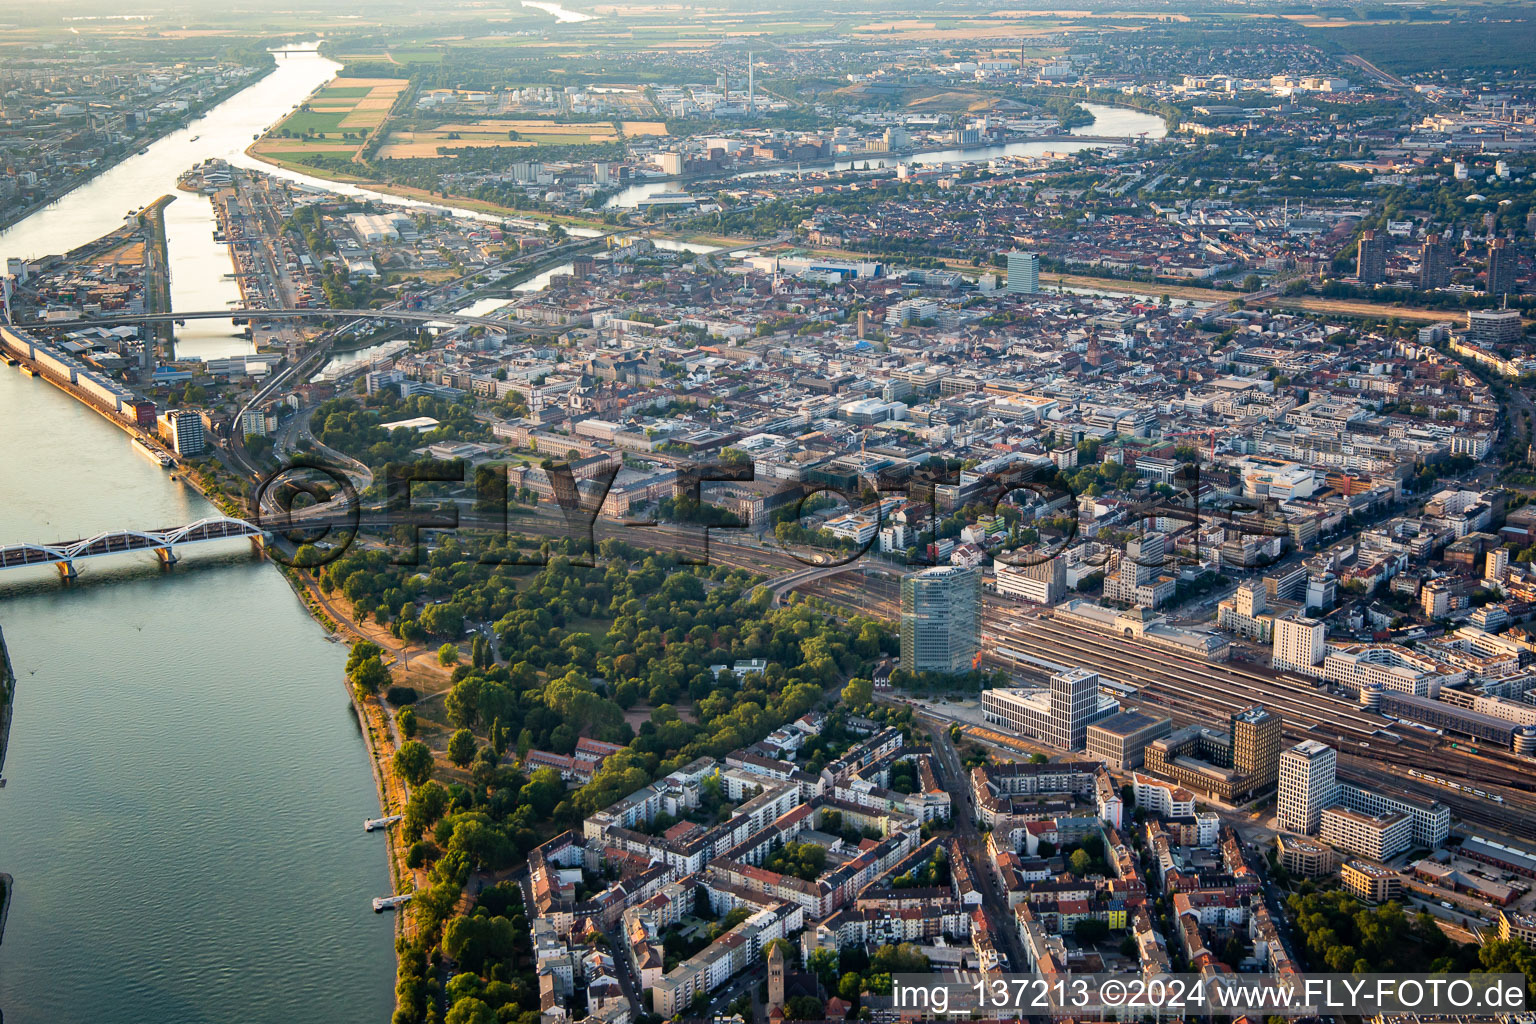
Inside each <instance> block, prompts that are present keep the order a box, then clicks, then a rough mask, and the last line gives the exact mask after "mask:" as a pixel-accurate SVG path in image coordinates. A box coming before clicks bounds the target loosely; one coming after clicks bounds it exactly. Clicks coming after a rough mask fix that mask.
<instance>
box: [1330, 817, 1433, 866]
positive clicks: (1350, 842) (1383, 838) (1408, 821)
mask: <svg viewBox="0 0 1536 1024" xmlns="http://www.w3.org/2000/svg"><path fill="white" fill-rule="evenodd" d="M1319 838H1320V839H1322V841H1323V842H1325V843H1327V844H1328V845H1329V846H1332V847H1333V848H1334V849H1337V850H1344V851H1346V852H1348V853H1353V854H1355V855H1356V856H1359V857H1367V858H1369V859H1371V860H1374V861H1386V860H1390V859H1391V858H1393V857H1395V856H1397V855H1398V854H1400V853H1402V852H1403V851H1404V850H1406V849H1408V847H1409V846H1411V845H1413V819H1412V818H1410V817H1408V815H1406V814H1403V813H1401V812H1399V811H1388V812H1386V813H1385V814H1366V813H1362V812H1361V811H1352V810H1350V809H1349V808H1347V807H1329V808H1328V809H1327V810H1325V811H1323V814H1322V820H1321V827H1320V829H1319Z"/></svg>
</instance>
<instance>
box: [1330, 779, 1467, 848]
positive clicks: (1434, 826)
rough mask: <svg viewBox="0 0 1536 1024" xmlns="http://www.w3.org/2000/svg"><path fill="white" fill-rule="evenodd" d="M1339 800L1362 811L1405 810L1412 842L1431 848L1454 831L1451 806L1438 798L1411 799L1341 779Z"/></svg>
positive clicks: (1368, 812) (1397, 811) (1375, 813)
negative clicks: (1411, 825)
mask: <svg viewBox="0 0 1536 1024" xmlns="http://www.w3.org/2000/svg"><path fill="white" fill-rule="evenodd" d="M1339 803H1340V804H1342V805H1343V806H1345V807H1347V808H1349V809H1350V810H1352V811H1359V812H1361V813H1362V814H1374V815H1381V814H1406V815H1408V819H1409V820H1410V821H1411V822H1412V823H1413V844H1414V845H1415V846H1423V847H1426V848H1427V849H1430V850H1438V849H1439V848H1440V847H1442V846H1444V845H1445V841H1446V840H1447V839H1449V838H1450V835H1451V809H1450V808H1449V807H1447V806H1446V805H1445V804H1442V803H1441V802H1440V801H1438V800H1427V801H1426V800H1410V799H1408V798H1406V797H1401V796H1389V795H1388V794H1386V793H1382V792H1380V791H1379V790H1374V789H1366V788H1364V787H1363V786H1355V785H1351V784H1350V783H1348V782H1341V783H1339Z"/></svg>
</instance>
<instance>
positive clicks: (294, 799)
mask: <svg viewBox="0 0 1536 1024" xmlns="http://www.w3.org/2000/svg"><path fill="white" fill-rule="evenodd" d="M337 67H338V66H337V65H336V64H335V63H334V62H331V61H329V60H325V59H323V58H321V57H319V56H318V55H317V54H315V53H314V52H312V51H305V50H297V51H289V52H284V53H281V54H279V56H278V66H277V70H276V71H274V72H273V73H272V74H271V75H269V76H267V77H266V78H265V79H263V80H262V81H261V82H259V83H257V84H256V85H253V86H251V87H250V88H248V89H246V90H245V91H243V92H241V93H240V94H239V95H237V96H235V97H234V98H232V99H230V100H228V101H227V102H225V103H224V104H222V105H221V106H220V107H218V108H217V110H215V111H214V112H212V113H211V114H210V115H208V116H206V117H204V118H202V119H200V120H198V121H195V122H193V123H192V124H191V125H190V126H189V127H188V128H186V129H184V130H182V131H179V132H177V133H175V134H173V135H171V136H168V137H167V138H165V139H163V140H161V141H160V142H158V143H156V144H155V145H153V146H151V147H150V149H149V151H148V152H147V153H144V154H142V155H137V156H134V157H131V158H129V159H128V160H126V161H124V162H123V163H121V164H119V165H118V166H117V167H114V168H112V169H111V170H109V171H107V172H106V173H104V174H103V175H101V176H100V177H99V178H97V179H96V180H94V181H93V182H91V183H90V184H88V185H85V186H84V187H82V188H79V189H77V190H75V191H74V192H72V193H70V194H69V195H68V196H65V197H64V198H62V199H61V200H59V201H58V202H56V203H54V204H53V205H52V206H49V207H48V208H46V209H44V210H41V211H39V212H38V213H36V214H34V215H33V216H31V217H29V218H27V219H26V220H24V221H22V222H20V223H18V224H16V225H15V226H13V227H12V228H10V229H9V230H6V231H3V232H0V257H4V256H38V255H43V254H46V253H60V252H64V251H66V250H68V249H71V248H73V247H75V246H77V245H80V244H82V243H84V242H87V241H89V240H91V239H92V238H95V237H97V236H99V235H101V234H104V233H105V232H107V231H109V230H111V229H112V228H113V227H115V226H117V225H118V224H119V223H121V221H122V218H123V217H124V215H125V214H127V213H128V212H129V211H130V210H135V209H137V208H139V207H141V206H143V205H144V204H146V203H149V202H152V201H153V200H155V199H156V198H158V197H159V196H161V195H165V194H167V193H173V192H175V185H176V177H177V175H178V174H180V173H181V172H182V171H184V170H186V169H187V168H188V167H190V166H191V165H192V164H194V163H196V162H197V161H199V160H202V159H205V158H208V157H223V158H224V159H227V160H230V161H231V162H234V163H237V164H244V165H252V163H253V162H252V161H251V160H250V158H248V157H246V156H245V155H244V149H245V147H246V146H248V145H249V144H250V142H251V140H252V137H253V136H254V135H256V134H257V133H259V132H260V131H262V130H263V129H264V128H265V127H267V126H268V125H269V124H271V123H272V122H273V121H275V120H277V119H278V118H279V117H280V116H282V115H283V114H285V113H286V112H287V111H288V110H290V109H291V108H292V107H293V106H295V105H296V104H298V103H299V102H300V101H301V100H303V99H304V97H305V96H307V95H308V94H309V93H310V92H311V91H313V90H314V89H315V88H317V87H318V86H319V85H320V84H322V83H323V82H325V81H326V80H327V79H329V78H330V77H332V76H333V75H334V74H335V72H336V70H337ZM1092 109H1093V110H1094V113H1095V114H1096V115H1098V116H1099V118H1100V120H1099V122H1098V123H1096V124H1095V125H1093V126H1091V127H1090V128H1089V129H1087V131H1089V132H1092V133H1093V134H1099V135H1134V134H1135V133H1137V132H1142V131H1149V132H1151V133H1152V134H1154V135H1160V134H1161V129H1162V123H1161V122H1160V121H1159V120H1158V119H1156V118H1152V117H1150V116H1148V115H1143V114H1137V113H1135V112H1130V111H1123V110H1115V109H1113V108H1092ZM1035 145H1038V146H1039V148H1040V149H1041V150H1042V151H1043V150H1045V149H1051V150H1054V151H1058V152H1060V151H1065V150H1068V149H1073V148H1080V147H1081V146H1084V145H1088V144H1087V143H1079V144H1071V143H1066V144H1064V143H1061V142H1056V143H1049V144H1015V145H1011V146H1007V147H1000V150H1001V152H1006V153H1009V154H1014V153H1026V152H1032V151H1033V150H1031V149H1030V148H1028V147H1031V146H1035ZM994 155H999V154H998V153H994V152H991V151H972V152H969V153H966V154H947V153H946V154H924V155H920V156H918V157H915V158H913V159H914V160H915V161H916V162H927V161H930V160H935V159H938V160H943V159H951V160H953V159H960V158H964V159H986V158H987V157H989V156H994ZM262 166H264V165H262ZM286 176H288V177H293V178H298V179H300V180H307V181H309V182H310V183H312V184H325V183H321V182H316V181H314V179H304V178H302V176H299V175H286ZM327 187H331V188H333V189H334V190H336V191H341V192H347V193H355V192H357V191H358V190H357V189H355V188H352V187H349V186H331V185H328V186H327ZM672 187H676V186H667V185H642V186H638V187H637V189H635V190H630V194H629V195H626V196H625V199H627V200H628V201H629V202H630V203H632V202H633V201H634V200H635V199H636V198H638V197H639V195H641V194H644V193H643V191H640V190H644V189H660V190H664V189H667V188H672ZM175 194H176V195H177V199H176V201H175V202H174V203H172V204H171V206H170V208H169V212H168V215H167V226H168V231H169V243H170V255H171V267H172V280H171V285H172V300H173V305H174V307H175V308H178V309H188V310H190V309H223V308H227V307H229V306H231V305H233V304H235V303H236V302H237V301H238V299H239V295H238V292H237V291H236V289H235V286H234V283H233V282H232V281H231V280H230V278H229V276H228V275H229V273H230V264H229V258H228V254H227V251H226V250H225V249H224V247H223V246H222V245H220V244H217V243H215V242H214V241H213V238H212V228H213V224H212V211H211V207H210V205H209V203H208V201H207V200H206V199H204V198H202V197H200V196H194V195H190V194H188V193H183V192H176V193H175ZM392 201H396V200H392ZM408 205H420V204H408ZM546 279H547V278H546ZM543 283H544V282H543V281H541V280H539V279H535V280H534V281H531V282H528V283H527V284H526V285H524V286H522V288H523V289H530V288H538V287H541V286H542V284H543ZM520 290H521V289H520ZM177 347H178V351H179V352H180V353H181V354H183V355H191V356H198V357H202V358H212V357H216V356H221V355H231V354H235V353H240V352H246V351H249V345H248V343H247V342H246V341H245V340H244V339H242V338H240V337H239V336H238V335H236V334H235V332H234V331H233V329H232V328H231V327H230V325H229V324H228V323H227V322H223V321H201V322H199V321H193V322H192V323H191V324H190V325H189V326H188V327H187V328H184V329H180V330H178V332H177ZM0 431H3V436H4V437H6V438H7V439H8V443H6V444H5V445H4V446H3V452H4V455H3V457H0V543H10V542H15V541H21V540H28V541H54V540H65V539H71V538H77V537H85V536H89V535H91V534H92V533H94V532H97V531H101V530H107V529H115V528H131V527H137V528H141V529H153V528H157V527H166V526H174V525H180V524H183V523H189V522H192V521H194V520H196V519H198V518H200V517H202V516H206V515H210V514H213V512H214V510H213V508H212V507H211V506H210V505H209V504H208V503H207V502H206V501H204V500H203V499H202V497H201V496H199V495H198V494H197V493H196V492H195V491H193V490H191V489H190V488H188V487H186V486H184V485H182V484H178V483H174V482H172V481H171V480H170V479H169V478H168V477H167V476H166V474H165V473H164V472H163V471H162V470H161V469H159V468H158V467H157V466H155V465H153V464H152V463H150V462H149V461H148V460H146V459H143V458H140V457H138V456H137V455H135V454H134V452H133V449H132V448H131V447H130V445H129V442H128V438H127V436H126V435H125V434H123V433H122V432H121V431H119V430H117V429H116V428H115V427H113V426H111V425H110V424H108V423H106V422H104V421H103V420H102V419H101V418H100V417H98V416H97V415H96V414H95V413H93V412H90V411H88V410H86V409H85V408H84V407H82V406H81V405H79V404H78V403H76V402H75V401H74V400H73V399H70V398H68V397H66V396H65V395H64V394H63V393H61V392H59V391H57V390H56V389H54V388H53V387H51V386H49V385H47V384H44V383H43V382H41V381H38V380H33V379H31V378H28V377H24V376H22V375H21V374H19V373H17V372H16V371H14V370H10V369H7V368H5V367H3V366H0ZM81 571H82V576H81V580H80V582H79V583H78V584H77V585H75V586H73V587H70V588H68V589H66V588H64V587H63V586H62V585H61V584H60V583H59V582H58V581H57V579H56V578H55V577H54V576H53V575H52V573H51V571H48V572H38V573H32V574H28V573H27V572H24V571H12V572H10V573H7V574H4V576H3V578H0V629H3V630H4V635H5V639H6V641H7V643H8V646H9V648H10V653H11V658H12V661H13V662H14V664H15V666H16V670H17V675H18V676H19V683H18V687H17V696H16V704H15V714H14V721H13V724H12V728H11V735H10V748H9V751H8V753H7V756H6V760H5V764H4V770H5V776H6V781H7V785H6V786H5V787H4V788H3V789H0V871H7V872H10V873H11V874H12V875H14V876H15V879H16V888H15V897H14V900H13V903H12V908H11V912H10V918H9V921H8V923H7V925H6V928H5V933H4V943H3V945H0V1014H3V1016H4V1019H5V1021H6V1022H7V1024H76V1022H78V1024H101V1022H107V1024H161V1022H164V1021H176V1022H178V1024H199V1022H209V1024H223V1022H228V1021H236V1020H238V1021H240V1022H241V1024H267V1022H270V1024H290V1022H294V1021H324V1022H326V1024H349V1022H354V1021H356V1022H380V1021H384V1020H386V1019H387V1018H388V1016H389V1013H390V1009H391V1007H392V1005H393V995H392V974H393V968H394V956H393V948H392V942H391V935H392V926H391V921H390V918H388V917H387V916H376V915H374V914H373V913H372V912H371V911H370V910H369V907H368V900H369V898H370V897H372V896H375V895H380V894H383V893H385V892H387V891H388V889H389V878H388V872H387V868H386V865H385V859H384V856H383V849H382V843H381V840H380V839H379V837H377V836H368V835H365V834H364V833H363V831H362V828H361V822H362V819H363V818H364V817H365V816H368V815H370V814H373V813H376V812H377V807H378V803H377V796H376V793H375V790H374V786H373V782H372V779H371V777H370V774H369V771H368V764H367V757H366V754H365V751H364V749H363V744H362V740H361V738H360V737H359V736H358V732H357V725H356V719H355V718H354V716H353V714H352V712H351V709H350V707H349V705H348V701H347V696H346V693H345V692H344V690H343V686H342V667H343V661H344V659H345V651H344V650H343V649H342V648H341V647H340V646H338V645H335V644H332V643H329V642H327V640H326V638H325V635H324V633H323V632H322V631H321V629H320V628H319V627H318V626H317V625H315V623H314V622H313V621H312V620H311V619H310V618H309V616H308V615H307V614H306V613H305V611H304V609H303V607H302V605H300V603H299V602H298V601H297V599H295V598H294V596H293V594H292V593H291V591H290V590H289V588H288V586H287V584H286V582H285V581H284V580H283V578H282V577H281V576H280V575H279V574H278V573H277V572H276V571H275V570H274V569H273V568H272V567H271V566H269V565H264V564H261V563H257V562H253V561H252V560H251V558H250V556H249V554H248V553H247V552H245V551H244V549H243V548H238V547H235V548H231V549H226V550H224V551H219V550H217V548H216V547H215V549H214V550H213V551H212V552H208V551H203V552H199V551H198V550H197V549H192V550H191V551H189V552H188V553H187V554H186V555H185V556H184V560H183V562H182V564H181V565H179V566H177V567H176V569H175V570H173V571H171V572H169V573H162V572H161V571H160V570H159V569H158V568H157V567H156V566H155V564H154V562H153V560H152V559H150V558H148V557H145V558H140V559H134V558H124V559H121V560H109V561H107V562H86V563H82V566H81Z"/></svg>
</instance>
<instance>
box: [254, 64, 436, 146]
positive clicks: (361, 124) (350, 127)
mask: <svg viewBox="0 0 1536 1024" xmlns="http://www.w3.org/2000/svg"><path fill="white" fill-rule="evenodd" d="M409 84H410V83H409V82H408V81H407V80H406V79H404V78H337V79H333V80H332V81H331V83H330V84H329V85H327V86H326V87H325V88H323V89H321V90H319V91H318V92H316V93H315V94H314V95H312V96H310V97H309V99H308V100H306V101H305V102H304V103H303V104H302V105H301V106H300V107H299V109H298V110H295V111H294V112H293V113H291V114H289V115H288V116H287V117H285V118H284V119H283V120H282V121H281V122H279V123H278V124H277V125H276V126H274V127H273V129H272V130H271V131H270V132H268V133H267V134H266V135H264V136H263V137H262V138H261V140H260V141H258V142H257V143H256V144H255V145H253V146H252V147H251V152H252V153H253V154H254V155H256V156H296V155H303V154H309V153H355V152H357V150H358V149H359V148H360V147H361V146H362V144H363V143H364V142H365V141H366V140H367V138H368V136H369V134H370V133H371V132H373V130H374V129H376V128H378V127H379V126H380V125H381V124H383V123H384V119H385V118H386V117H388V116H389V108H390V107H391V106H393V105H394V102H395V99H396V97H398V96H399V95H400V93H401V92H402V91H403V90H404V89H405V87H406V86H407V85H409Z"/></svg>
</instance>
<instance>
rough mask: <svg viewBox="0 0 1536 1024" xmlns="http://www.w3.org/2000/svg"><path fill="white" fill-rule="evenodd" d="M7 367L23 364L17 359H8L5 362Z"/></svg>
mask: <svg viewBox="0 0 1536 1024" xmlns="http://www.w3.org/2000/svg"><path fill="white" fill-rule="evenodd" d="M5 365H6V366H20V365H21V363H20V362H18V361H17V360H15V359H10V358H7V359H6V361H5Z"/></svg>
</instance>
